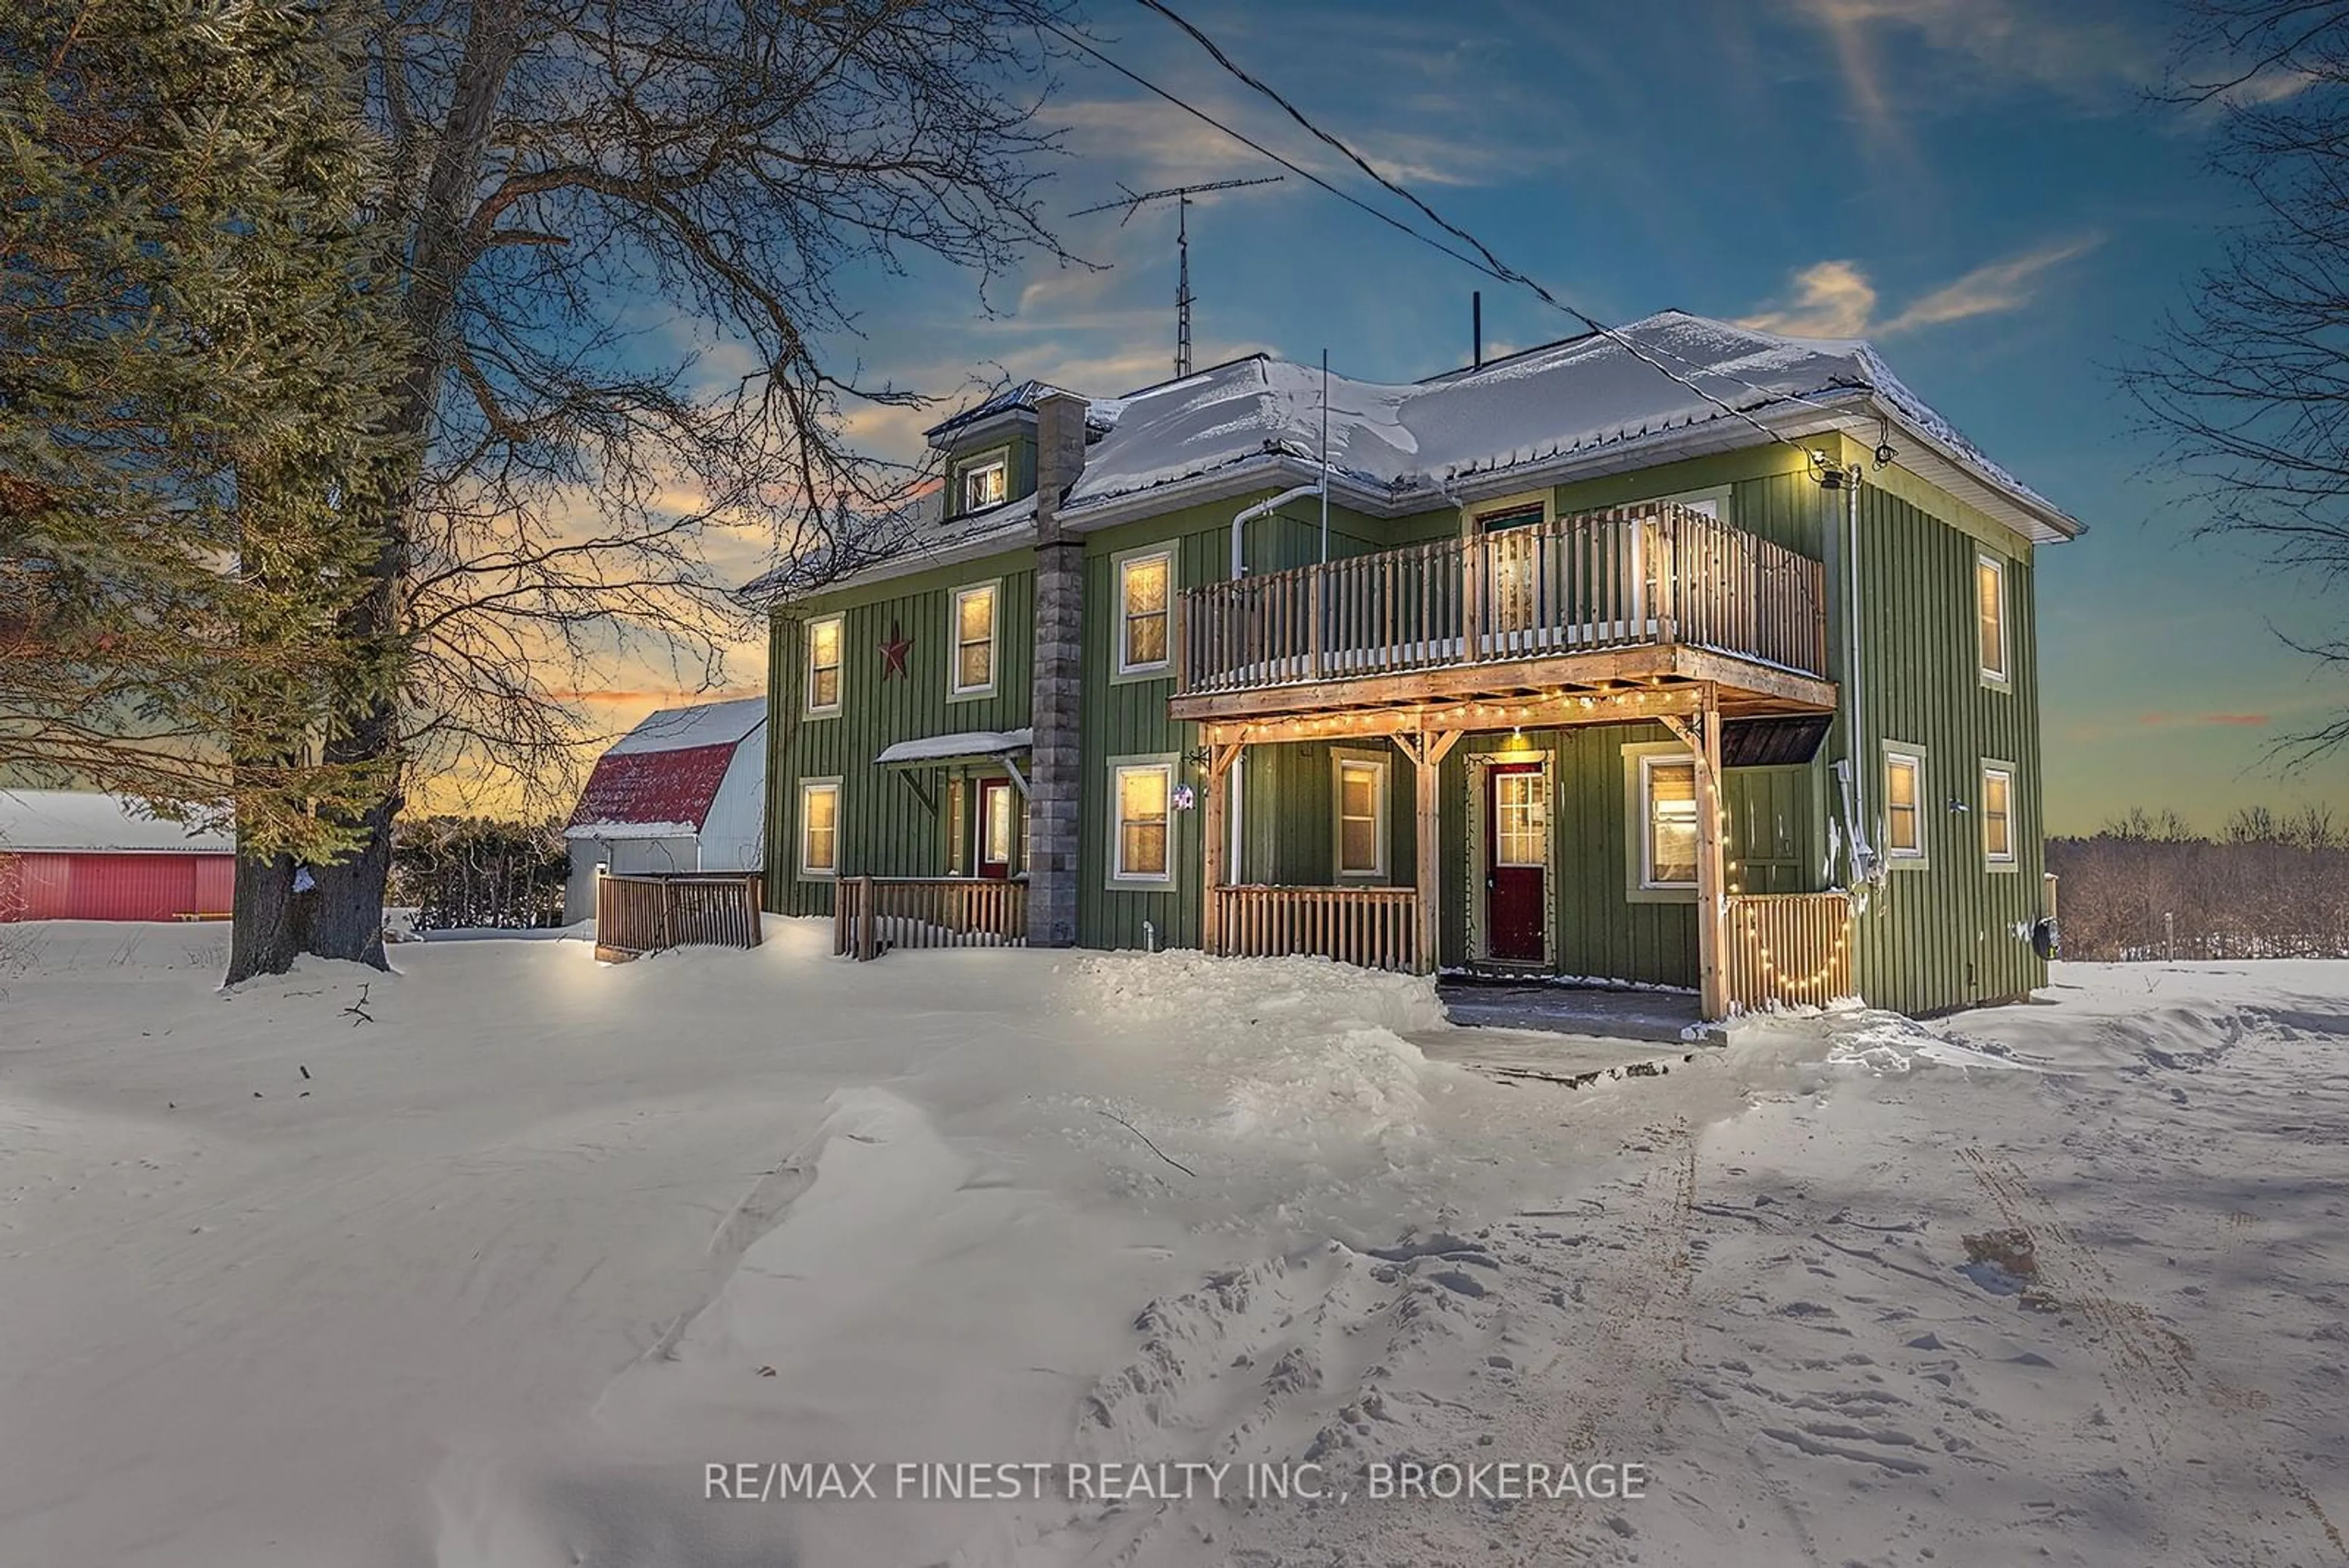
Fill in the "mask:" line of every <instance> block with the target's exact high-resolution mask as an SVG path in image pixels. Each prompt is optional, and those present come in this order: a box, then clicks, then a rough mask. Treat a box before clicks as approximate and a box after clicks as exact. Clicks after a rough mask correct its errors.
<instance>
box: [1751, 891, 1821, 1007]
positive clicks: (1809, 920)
mask: <svg viewBox="0 0 2349 1568" xmlns="http://www.w3.org/2000/svg"><path fill="white" fill-rule="evenodd" d="M1727 924H1728V928H1729V947H1728V951H1727V952H1726V953H1725V954H1724V955H1723V969H1724V970H1725V971H1726V979H1727V981H1728V990H1729V1001H1730V1003H1731V1005H1732V1006H1733V1007H1736V1008H1739V1009H1744V1010H1748V1011H1750V1010H1753V1009H1757V1008H1763V1007H1767V1006H1769V1005H1770V1003H1772V1002H1790V1003H1793V1002H1799V1003H1804V1004H1807V1005H1809V1006H1813V1007H1816V1006H1819V1005H1821V1004H1823V1003H1826V1002H1833V1001H1835V1000H1836V999H1837V997H1843V996H1849V995H1850V994H1851V900H1850V899H1849V898H1846V897H1845V896H1844V895H1843V894H1841V893H1739V894H1733V895H1731V897H1730V899H1729V919H1728V921H1727Z"/></svg>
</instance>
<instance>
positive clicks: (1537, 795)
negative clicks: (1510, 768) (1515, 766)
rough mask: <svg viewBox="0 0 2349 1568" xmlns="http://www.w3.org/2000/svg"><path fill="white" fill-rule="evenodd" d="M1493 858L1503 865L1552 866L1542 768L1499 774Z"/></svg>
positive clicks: (1497, 775) (1495, 805) (1495, 782)
mask: <svg viewBox="0 0 2349 1568" xmlns="http://www.w3.org/2000/svg"><path fill="white" fill-rule="evenodd" d="M1493 859H1494V863H1495V865H1500V866H1547V865H1548V864H1549V802H1548V796H1547V794H1546V793H1545V791H1544V789H1543V778H1542V772H1541V770H1540V769H1539V768H1524V769H1520V770H1518V771H1516V772H1514V773H1506V774H1495V777H1494V779H1493Z"/></svg>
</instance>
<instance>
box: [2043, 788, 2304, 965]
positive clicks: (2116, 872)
mask: <svg viewBox="0 0 2349 1568" xmlns="http://www.w3.org/2000/svg"><path fill="white" fill-rule="evenodd" d="M2047 869H2048V870H2050V871H2052V872H2054V874H2055V875H2056V876H2057V877H2060V878H2061V880H2060V881H2059V883H2058V884H2057V912H2058V917H2059V918H2058V925H2059V927H2060V929H2061V930H2062V933H2063V937H2062V941H2063V956H2064V957H2065V958H2067V959H2087V960H2103V961H2111V960H2148V959H2173V958H2174V959H2250V958H2349V824H2344V823H2338V822H2336V821H2335V820H2334V819H2333V814H2332V812H2331V811H2330V810H2329V809H2328V808H2326V807H2324V806H2321V805H2310V806H2305V807H2303V808H2302V809H2301V810H2300V811H2299V812H2297V813H2295V814H2293V815H2289V816H2279V815H2276V814H2275V813H2273V812H2271V811H2269V810H2267V809H2265V808H2264V807H2261V806H2249V807H2246V808H2244V809H2242V810H2240V811H2238V812H2236V813H2235V815H2233V816H2231V817H2230V818H2229V819H2228V821H2227V825H2226V826H2225V827H2224V828H2223V829H2222V830H2221V831H2220V834H2219V836H2217V837H2215V838H2212V837H2206V836H2202V835H2199V834H2197V833H2195V832H2193V831H2192V830H2190V829H2189V827H2188V826H2186V824H2185V823H2184V822H2183V821H2181V820H2180V819H2179V818H2178V815H2177V814H2176V813H2175V812H2162V813H2159V814H2158V815H2147V813H2146V812H2144V811H2143V810H2141V809H2140V810H2132V811H2131V812H2130V813H2129V814H2128V815H2127V816H2125V817H2121V818H2118V819H2116V820H2115V821H2112V822H2108V823H2106V825H2105V826H2104V827H2103V829H2102V830H2101V831H2099V832H2098V833H2097V834H2096V835H2095V836H2094V837H2089V838H2050V839H2049V840H2048V841H2047Z"/></svg>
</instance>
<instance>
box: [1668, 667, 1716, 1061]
mask: <svg viewBox="0 0 2349 1568" xmlns="http://www.w3.org/2000/svg"><path fill="white" fill-rule="evenodd" d="M1664 724H1665V727H1666V728H1668V729H1670V730H1671V732H1672V733H1673V734H1675V735H1677V736H1679V737H1680V738H1681V739H1682V741H1684V742H1687V744H1688V748H1689V750H1690V752H1691V753H1692V754H1693V755H1694V756H1695V758H1696V963H1697V1007H1698V1011H1699V1012H1701V1013H1702V1014H1703V1016H1704V1019H1705V1021H1706V1022H1707V1023H1713V1022H1716V1021H1718V1020H1720V1019H1723V1018H1726V1017H1728V1016H1729V971H1728V967H1727V960H1728V950H1729V921H1728V916H1729V900H1728V898H1727V897H1726V896H1725V895H1726V892H1727V888H1728V884H1729V877H1728V875H1727V871H1726V868H1725V867H1724V865H1723V858H1724V857H1723V846H1722V828H1723V822H1722V818H1723V815H1724V814H1725V813H1726V812H1727V811H1728V809H1729V806H1728V797H1727V796H1726V794H1724V793H1723V790H1722V787H1721V692H1720V689H1719V688H1718V687H1716V686H1714V685H1713V682H1711V681H1709V680H1708V681H1706V682H1705V684H1704V687H1703V689H1702V693H1701V694H1700V695H1699V697H1698V699H1697V711H1695V713H1693V714H1692V715H1691V716H1690V717H1689V718H1688V719H1686V720H1682V719H1671V718H1668V719H1666V720H1665V721H1664Z"/></svg>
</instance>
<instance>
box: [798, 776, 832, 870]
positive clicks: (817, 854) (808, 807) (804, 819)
mask: <svg viewBox="0 0 2349 1568" xmlns="http://www.w3.org/2000/svg"><path fill="white" fill-rule="evenodd" d="M800 875H801V876H802V877H837V876H839V875H840V781H839V780H838V779H803V780H802V781H801V783H800Z"/></svg>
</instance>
